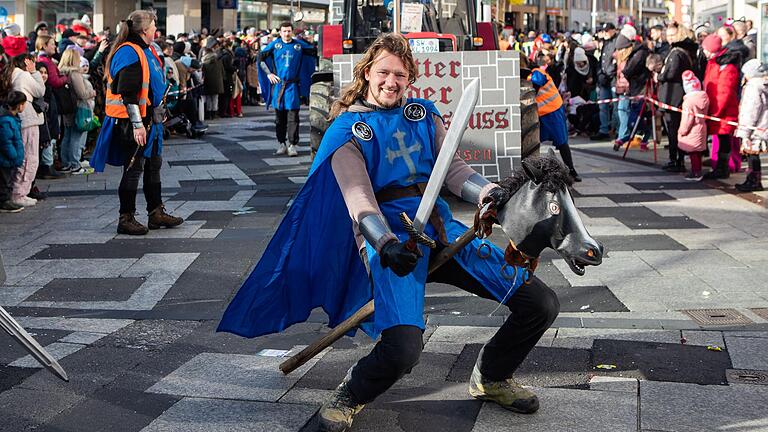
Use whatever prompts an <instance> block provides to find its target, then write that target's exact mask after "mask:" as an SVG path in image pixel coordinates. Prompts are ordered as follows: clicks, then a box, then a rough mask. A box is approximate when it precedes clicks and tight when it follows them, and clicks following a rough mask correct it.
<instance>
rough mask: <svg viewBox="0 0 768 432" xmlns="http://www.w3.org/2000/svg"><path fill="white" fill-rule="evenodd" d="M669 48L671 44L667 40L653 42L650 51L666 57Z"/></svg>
mask: <svg viewBox="0 0 768 432" xmlns="http://www.w3.org/2000/svg"><path fill="white" fill-rule="evenodd" d="M671 49H672V46H671V45H670V44H669V43H668V42H667V41H661V42H654V43H653V50H652V52H653V54H658V55H660V56H661V58H666V57H667V55H668V54H669V51H670V50H671Z"/></svg>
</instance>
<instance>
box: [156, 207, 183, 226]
mask: <svg viewBox="0 0 768 432" xmlns="http://www.w3.org/2000/svg"><path fill="white" fill-rule="evenodd" d="M183 222H184V219H182V218H180V217H178V216H171V215H169V214H168V213H166V212H165V206H164V205H162V204H161V205H160V206H158V207H157V208H156V209H154V210H152V211H151V212H150V213H149V221H148V222H147V226H148V227H149V229H152V230H153V229H158V228H160V227H166V228H173V227H175V226H179V225H181V224H182V223H183Z"/></svg>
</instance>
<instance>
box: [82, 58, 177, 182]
mask: <svg viewBox="0 0 768 432" xmlns="http://www.w3.org/2000/svg"><path fill="white" fill-rule="evenodd" d="M144 55H145V56H146V57H147V62H148V63H149V85H150V91H149V94H150V96H151V97H152V100H151V102H152V105H153V106H157V105H159V104H160V103H161V102H162V101H163V95H164V94H165V87H166V83H165V73H163V66H162V64H161V63H160V62H159V61H158V59H157V57H156V56H155V54H154V53H153V52H152V50H151V49H150V48H145V49H144ZM138 61H139V56H138V54H136V51H135V50H134V49H133V48H131V47H129V46H127V45H124V46H122V47H120V48H119V49H118V50H117V52H115V55H114V56H112V62H111V63H110V66H109V73H110V75H111V76H115V75H117V73H118V72H120V71H121V70H123V69H124V68H125V67H127V66H130V65H132V64H134V63H137V62H138ZM116 123H117V119H116V118H114V117H110V116H105V117H104V123H102V125H101V131H99V137H98V139H97V140H96V148H95V149H94V150H93V155H92V156H91V160H90V163H91V166H92V167H93V169H94V170H95V171H96V172H103V171H104V166H105V165H106V164H110V165H114V166H123V165H125V159H126V157H130V156H131V155H126V154H125V150H124V149H123V148H122V145H121V144H120V138H119V136H118V135H117V134H116V133H115V124H116ZM155 145H157V154H159V155H161V154H163V125H162V124H154V123H153V124H152V126H151V127H150V129H149V136H148V137H147V144H146V145H145V146H144V157H146V158H149V157H151V156H152V152H153V149H154V146H155Z"/></svg>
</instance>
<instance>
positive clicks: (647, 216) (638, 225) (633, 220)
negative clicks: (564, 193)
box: [579, 207, 707, 230]
mask: <svg viewBox="0 0 768 432" xmlns="http://www.w3.org/2000/svg"><path fill="white" fill-rule="evenodd" d="M579 210H580V211H582V212H583V213H585V214H586V215H587V216H589V217H612V218H616V219H617V220H619V221H620V222H621V223H623V224H624V225H626V226H627V227H628V228H630V229H633V230H634V229H668V228H673V229H679V228H701V229H706V228H707V226H705V225H702V224H700V223H699V222H696V221H695V220H693V219H691V218H689V217H674V216H671V217H664V216H660V215H659V214H657V213H654V212H653V211H651V210H650V209H648V208H646V207H593V208H590V207H582V208H580V209H579Z"/></svg>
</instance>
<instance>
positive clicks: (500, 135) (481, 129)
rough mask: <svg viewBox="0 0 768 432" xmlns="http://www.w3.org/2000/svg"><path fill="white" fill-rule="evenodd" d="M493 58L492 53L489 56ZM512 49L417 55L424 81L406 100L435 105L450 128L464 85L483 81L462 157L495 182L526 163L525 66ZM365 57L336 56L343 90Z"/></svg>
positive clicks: (460, 152)
mask: <svg viewBox="0 0 768 432" xmlns="http://www.w3.org/2000/svg"><path fill="white" fill-rule="evenodd" d="M489 54H490V55H489ZM515 54H517V53H515V52H512V51H496V52H487V51H474V52H473V51H467V52H458V53H457V52H441V53H429V54H414V59H415V60H416V65H417V67H418V74H419V76H418V78H417V80H416V82H415V83H414V84H413V85H411V87H410V88H409V89H408V91H407V92H406V96H408V97H415V98H423V99H428V100H430V101H432V102H434V103H435V105H436V107H437V109H438V110H439V111H440V113H441V114H442V117H443V121H444V122H445V125H446V126H448V127H450V124H451V118H452V117H453V113H454V112H455V110H456V106H457V105H458V103H459V99H461V95H462V93H463V91H464V86H465V85H466V84H468V83H469V81H470V80H471V79H472V78H480V98H479V100H478V102H477V106H476V107H475V110H474V112H473V114H472V116H471V117H470V120H469V125H468V127H467V130H466V131H465V132H464V138H463V140H462V143H461V145H460V147H459V150H458V151H457V155H458V156H459V157H460V158H461V159H463V160H465V161H466V162H467V163H468V164H470V165H471V166H472V167H473V168H475V169H476V170H477V171H478V172H479V173H481V174H483V175H484V176H486V177H488V178H490V179H498V178H499V176H501V177H502V178H503V177H506V176H507V175H509V174H510V172H511V171H512V168H513V167H515V166H517V164H518V163H519V162H520V150H521V149H520V129H521V128H520V64H519V57H518V56H519V54H518V55H515ZM360 57H361V56H360V55H354V56H350V55H339V56H334V58H333V63H334V79H335V82H334V84H335V86H337V87H338V88H341V87H343V86H344V85H346V84H348V83H349V81H350V80H351V77H352V67H353V65H354V63H353V62H354V61H357V60H359V58H360Z"/></svg>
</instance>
